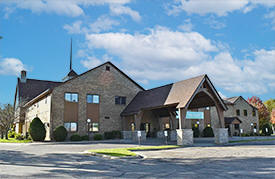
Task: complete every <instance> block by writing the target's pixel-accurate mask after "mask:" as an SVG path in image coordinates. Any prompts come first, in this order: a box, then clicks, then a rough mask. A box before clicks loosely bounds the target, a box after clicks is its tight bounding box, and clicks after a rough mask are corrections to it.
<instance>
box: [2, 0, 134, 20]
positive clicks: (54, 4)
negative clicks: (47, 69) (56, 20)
mask: <svg viewBox="0 0 275 179" xmlns="http://www.w3.org/2000/svg"><path fill="white" fill-rule="evenodd" d="M130 1H131V0H100V1H99V0H66V1H64V0H1V1H0V4H5V5H10V6H13V7H14V8H19V9H27V10H31V11H32V12H34V13H42V12H47V13H56V14H62V15H67V16H72V17H76V16H80V15H83V14H84V11H83V8H82V6H96V5H104V4H122V5H123V4H127V3H129V2H130Z"/></svg>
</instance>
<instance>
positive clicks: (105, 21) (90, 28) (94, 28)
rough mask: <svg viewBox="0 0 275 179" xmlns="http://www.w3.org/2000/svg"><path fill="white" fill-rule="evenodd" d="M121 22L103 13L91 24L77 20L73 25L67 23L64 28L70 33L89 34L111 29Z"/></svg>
mask: <svg viewBox="0 0 275 179" xmlns="http://www.w3.org/2000/svg"><path fill="white" fill-rule="evenodd" d="M119 24H120V23H119V22H118V21H116V20H114V19H111V18H110V17H108V16H107V15H102V16H100V17H99V18H97V19H96V20H95V21H94V22H93V23H90V24H89V25H87V24H83V22H82V21H76V22H74V23H72V24H71V25H69V24H65V25H64V26H63V28H64V29H65V30H67V31H68V33H69V34H87V33H92V32H95V33H99V32H106V31H108V30H111V29H112V28H113V26H117V25H119Z"/></svg>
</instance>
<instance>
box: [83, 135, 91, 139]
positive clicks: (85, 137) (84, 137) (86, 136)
mask: <svg viewBox="0 0 275 179" xmlns="http://www.w3.org/2000/svg"><path fill="white" fill-rule="evenodd" d="M81 139H82V140H90V139H89V136H88V135H84V136H81Z"/></svg>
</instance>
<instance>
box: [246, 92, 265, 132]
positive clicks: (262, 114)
mask: <svg viewBox="0 0 275 179" xmlns="http://www.w3.org/2000/svg"><path fill="white" fill-rule="evenodd" d="M247 101H248V103H250V104H251V105H253V106H254V107H256V108H257V109H258V112H259V125H260V128H262V127H263V125H264V124H268V123H269V122H270V113H269V111H268V109H267V107H266V106H265V105H264V103H263V102H262V100H261V99H260V98H259V97H257V96H252V97H251V98H248V100H247Z"/></svg>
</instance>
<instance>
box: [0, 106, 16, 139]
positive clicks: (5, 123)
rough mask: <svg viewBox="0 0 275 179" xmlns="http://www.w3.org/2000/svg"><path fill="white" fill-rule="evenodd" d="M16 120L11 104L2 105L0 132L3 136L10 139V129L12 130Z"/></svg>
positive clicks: (0, 109)
mask: <svg viewBox="0 0 275 179" xmlns="http://www.w3.org/2000/svg"><path fill="white" fill-rule="evenodd" d="M14 120H15V115H14V108H13V106H12V105H10V104H5V105H3V107H2V108H1V107H0V132H1V138H2V139H3V138H4V136H5V138H6V139H8V131H9V130H10V128H11V126H12V124H13V122H14Z"/></svg>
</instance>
